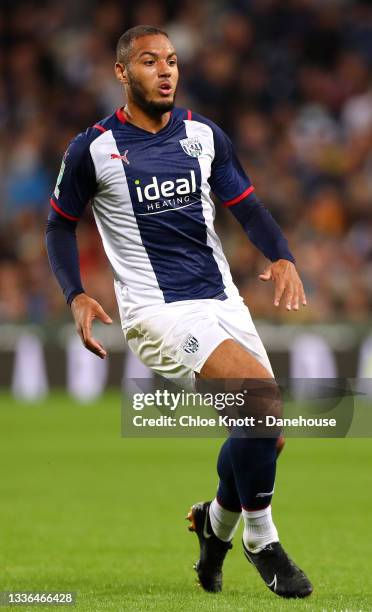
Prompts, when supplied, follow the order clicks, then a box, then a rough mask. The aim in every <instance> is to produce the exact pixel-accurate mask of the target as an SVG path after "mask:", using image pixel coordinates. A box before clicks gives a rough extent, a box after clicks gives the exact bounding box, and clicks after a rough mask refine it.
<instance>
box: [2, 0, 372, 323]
mask: <svg viewBox="0 0 372 612" xmlns="http://www.w3.org/2000/svg"><path fill="white" fill-rule="evenodd" d="M137 24H151V25H157V26H160V27H162V28H164V29H166V31H168V33H169V35H170V37H171V39H172V41H173V42H174V44H175V46H176V48H177V51H178V56H179V62H180V67H181V82H180V87H179V93H178V99H177V104H178V105H179V106H186V107H188V108H192V109H193V110H195V111H197V112H200V113H202V114H205V115H207V116H208V117H210V118H211V119H213V120H215V121H216V122H217V123H219V124H220V125H221V127H223V128H224V129H225V131H227V133H228V134H229V135H230V137H231V138H232V140H233V142H234V143H235V146H236V149H237V152H238V154H239V157H240V159H241V161H242V163H243V165H244V167H245V168H246V170H247V172H248V174H249V175H250V177H251V179H252V181H253V182H254V184H255V186H256V192H257V194H258V195H259V197H260V199H261V200H262V201H263V202H264V203H265V205H266V206H267V207H268V208H269V209H270V210H271V212H272V214H273V215H274V217H275V218H276V219H277V221H278V222H279V223H280V224H281V225H282V227H283V229H284V231H285V233H286V234H287V237H288V239H289V242H290V245H291V247H292V250H293V252H294V253H295V256H296V259H297V263H298V266H299V268H300V270H301V273H302V277H303V281H304V285H305V289H306V292H307V295H308V300H309V306H308V308H307V309H304V310H303V311H302V312H301V313H299V314H298V315H296V322H299V321H321V322H324V321H334V320H347V321H356V322H367V321H368V318H369V316H370V311H371V304H372V215H371V211H372V2H371V1H369V2H368V1H366V0H364V1H347V0H292V1H291V0H236V1H230V2H225V1H223V0H213V1H203V0H183V1H182V2H174V1H171V0H169V1H166V0H164V1H156V0H144V1H141V0H135V1H132V0H104V1H99V0H97V1H94V0H79V1H78V2H76V0H64V1H63V2H59V1H58V2H57V1H44V2H43V1H42V0H37V1H34V2H32V1H29V2H23V1H22V0H18V1H17V2H14V1H13V0H1V4H0V133H1V139H0V322H23V321H29V322H36V323H38V322H43V321H45V320H49V321H53V319H60V318H66V317H69V316H70V315H69V312H68V308H66V306H65V303H64V299H63V296H62V294H61V291H60V289H59V288H58V287H57V284H56V282H55V281H54V279H53V278H52V275H51V273H50V271H49V266H48V262H47V258H46V252H45V247H44V226H45V220H46V217H47V214H48V206H49V205H48V202H49V196H50V194H51V192H52V191H53V189H54V184H55V181H56V177H57V174H58V170H59V166H60V162H61V157H62V154H63V152H64V150H65V149H66V147H67V144H68V142H69V140H70V139H71V138H72V137H73V136H75V135H76V134H77V133H78V132H80V131H83V130H85V129H86V127H88V126H90V125H92V124H93V123H95V122H96V121H97V120H99V119H101V118H103V117H104V116H106V115H109V114H111V113H112V112H113V110H115V109H116V108H117V107H118V106H121V105H122V104H123V92H122V90H121V88H120V86H119V84H118V83H117V81H116V80H115V79H114V75H113V62H114V49H115V45H116V41H117V39H118V37H119V36H120V35H121V34H122V32H123V31H124V30H125V29H127V28H128V27H132V26H133V25H137ZM217 209H218V214H217V230H218V232H219V234H220V236H221V238H222V240H223V244H224V247H225V252H226V254H227V256H228V258H229V261H230V263H231V267H232V272H233V276H234V278H235V280H236V281H237V283H238V285H239V287H240V289H241V292H242V294H243V295H244V297H245V299H246V302H247V303H248V305H249V306H250V308H251V311H252V314H253V316H254V317H255V318H263V319H274V320H275V318H277V319H280V318H283V319H285V320H287V319H288V320H293V321H294V316H293V315H292V316H291V315H288V314H286V313H285V312H283V311H281V312H280V313H279V312H274V308H273V305H272V301H273V300H272V287H267V286H266V285H265V286H264V285H262V286H261V285H260V284H259V281H258V280H257V275H258V273H259V272H261V270H262V269H263V267H264V266H265V260H264V258H263V256H262V255H261V254H259V253H258V252H257V251H256V250H255V248H254V247H253V246H251V245H250V244H249V242H248V241H247V239H246V238H245V236H244V234H243V232H242V230H241V229H240V227H239V225H238V224H237V222H236V221H235V219H234V218H233V216H232V215H231V214H230V213H229V212H228V211H226V210H221V207H219V206H218V205H217ZM78 236H79V245H80V254H81V270H82V277H83V281H84V285H85V287H86V289H87V291H89V292H90V294H91V295H92V296H94V297H95V298H96V299H98V300H99V301H101V303H102V304H103V306H104V308H105V309H106V310H107V311H109V312H110V313H113V314H114V315H115V313H116V303H115V298H114V294H113V289H112V279H111V272H110V270H109V268H108V265H107V263H106V259H105V256H104V254H103V251H102V248H101V246H100V241H99V237H98V234H97V231H96V229H95V225H94V221H93V218H92V215H91V213H90V212H89V211H87V213H86V215H85V217H84V219H83V221H82V222H81V223H80V225H79V230H78ZM115 318H116V319H117V318H118V317H117V316H116V317H115Z"/></svg>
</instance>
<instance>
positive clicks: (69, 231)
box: [46, 133, 96, 304]
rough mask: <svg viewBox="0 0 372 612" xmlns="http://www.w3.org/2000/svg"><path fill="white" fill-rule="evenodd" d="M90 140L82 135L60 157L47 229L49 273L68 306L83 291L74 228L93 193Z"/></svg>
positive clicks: (94, 179)
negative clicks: (55, 280)
mask: <svg viewBox="0 0 372 612" xmlns="http://www.w3.org/2000/svg"><path fill="white" fill-rule="evenodd" d="M89 145H90V140H89V139H88V137H87V135H86V134H84V133H82V134H79V135H78V136H77V137H76V138H74V139H73V140H72V141H71V143H70V145H69V147H68V149H67V151H66V153H65V154H64V156H63V159H62V164H61V169H60V172H59V175H58V178H57V183H56V186H55V189H54V193H53V195H52V197H51V198H50V204H51V206H52V209H51V211H50V213H49V217H48V221H47V227H46V247H47V252H48V257H49V262H50V266H51V268H52V271H53V273H54V275H55V277H56V278H57V281H58V283H59V284H60V286H61V288H62V291H63V293H64V295H65V298H66V301H67V303H68V304H71V302H72V300H73V298H74V297H75V296H76V295H78V294H79V293H83V292H84V289H83V286H82V282H81V278H80V266H79V252H78V246H77V240H76V226H77V222H78V221H79V219H80V217H81V215H82V214H83V212H84V208H85V207H86V205H87V203H88V202H89V200H90V199H91V198H92V197H93V196H94V194H95V191H96V177H95V170H94V164H93V160H92V158H91V155H90V151H89Z"/></svg>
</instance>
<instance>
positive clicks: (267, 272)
mask: <svg viewBox="0 0 372 612" xmlns="http://www.w3.org/2000/svg"><path fill="white" fill-rule="evenodd" d="M258 278H259V279H260V280H262V281H268V280H271V279H272V273H271V268H270V267H269V268H266V270H264V271H263V272H262V274H259V275H258Z"/></svg>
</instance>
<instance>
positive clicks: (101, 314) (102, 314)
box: [95, 305, 112, 325]
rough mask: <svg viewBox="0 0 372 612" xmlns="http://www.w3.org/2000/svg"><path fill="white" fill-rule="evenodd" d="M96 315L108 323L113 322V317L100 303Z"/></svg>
mask: <svg viewBox="0 0 372 612" xmlns="http://www.w3.org/2000/svg"><path fill="white" fill-rule="evenodd" d="M95 316H96V317H97V319H99V320H100V321H102V323H105V324H106V325H110V324H111V323H112V319H111V317H109V316H108V314H107V313H106V312H105V311H104V310H103V308H102V306H100V305H98V308H97V310H96V312H95Z"/></svg>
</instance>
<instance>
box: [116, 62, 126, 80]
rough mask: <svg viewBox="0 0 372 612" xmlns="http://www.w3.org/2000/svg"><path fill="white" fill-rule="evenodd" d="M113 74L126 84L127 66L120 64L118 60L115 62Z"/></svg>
mask: <svg viewBox="0 0 372 612" xmlns="http://www.w3.org/2000/svg"><path fill="white" fill-rule="evenodd" d="M115 75H116V78H117V79H118V81H120V83H121V84H122V85H126V84H127V83H128V76H127V68H126V66H125V65H124V64H121V63H120V62H116V63H115Z"/></svg>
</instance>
